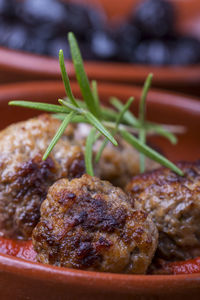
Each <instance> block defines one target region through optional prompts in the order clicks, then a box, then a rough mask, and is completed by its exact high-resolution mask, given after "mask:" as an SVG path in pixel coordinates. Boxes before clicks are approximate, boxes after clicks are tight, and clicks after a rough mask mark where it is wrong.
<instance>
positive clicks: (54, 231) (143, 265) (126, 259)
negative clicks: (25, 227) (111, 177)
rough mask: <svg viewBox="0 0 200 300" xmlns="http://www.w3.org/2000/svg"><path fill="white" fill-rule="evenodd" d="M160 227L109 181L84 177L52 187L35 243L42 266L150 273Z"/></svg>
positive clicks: (44, 204) (36, 233)
mask: <svg viewBox="0 0 200 300" xmlns="http://www.w3.org/2000/svg"><path fill="white" fill-rule="evenodd" d="M157 239H158V233H157V229H156V226H155V225H154V223H153V222H152V221H151V219H150V218H149V216H148V215H147V214H146V213H145V212H144V211H142V210H135V209H133V208H132V207H131V204H130V199H129V197H128V196H127V195H126V194H125V193H124V192H123V191H122V190H121V189H120V188H116V187H114V186H113V185H112V184H111V183H109V182H107V181H101V180H100V179H98V178H96V177H91V176H89V175H83V176H82V177H81V178H78V179H73V180H71V181H69V180H67V179H61V180H59V181H57V182H56V183H55V184H54V185H53V186H51V187H50V189H49V192H48V194H47V198H46V200H45V201H44V202H43V203H42V205H41V218H40V222H39V223H38V224H37V226H36V227H35V229H34V230H33V235H32V240H33V245H34V249H35V251H36V252H37V259H38V261H39V262H42V263H45V264H48V263H49V264H53V265H56V266H63V267H69V268H76V269H87V270H96V271H101V272H103V271H104V272H117V273H138V274H143V273H145V272H146V270H147V267H148V266H149V264H150V263H151V260H152V257H153V255H154V252H155V249H156V246H157Z"/></svg>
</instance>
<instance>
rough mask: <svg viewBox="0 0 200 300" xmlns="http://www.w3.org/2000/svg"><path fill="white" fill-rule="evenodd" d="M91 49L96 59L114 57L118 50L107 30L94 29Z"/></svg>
mask: <svg viewBox="0 0 200 300" xmlns="http://www.w3.org/2000/svg"><path fill="white" fill-rule="evenodd" d="M91 50H92V52H93V53H94V55H95V57H96V58H97V59H103V60H108V59H114V58H115V57H116V56H117V54H118V52H119V50H118V45H117V43H116V41H115V40H114V39H113V37H112V35H111V34H110V33H109V31H96V32H94V33H93V37H92V40H91Z"/></svg>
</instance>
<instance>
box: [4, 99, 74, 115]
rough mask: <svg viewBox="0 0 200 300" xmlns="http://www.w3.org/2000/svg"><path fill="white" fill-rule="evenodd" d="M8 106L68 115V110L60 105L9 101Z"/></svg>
mask: <svg viewBox="0 0 200 300" xmlns="http://www.w3.org/2000/svg"><path fill="white" fill-rule="evenodd" d="M8 105H12V106H21V107H26V108H32V109H37V110H43V111H47V112H54V113H68V112H69V110H67V108H65V107H62V106H60V105H55V104H47V103H42V102H31V101H23V100H22V101H10V102H9V103H8Z"/></svg>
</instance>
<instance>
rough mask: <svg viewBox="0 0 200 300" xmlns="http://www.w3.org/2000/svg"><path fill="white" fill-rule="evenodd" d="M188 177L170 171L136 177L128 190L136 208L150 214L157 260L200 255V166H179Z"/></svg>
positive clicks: (164, 170) (187, 164)
mask: <svg viewBox="0 0 200 300" xmlns="http://www.w3.org/2000/svg"><path fill="white" fill-rule="evenodd" d="M178 166H179V168H181V169H182V170H183V171H184V173H185V176H184V177H181V176H178V175H176V174H175V173H174V172H172V171H170V170H169V169H167V168H160V169H158V170H156V171H153V172H149V173H146V174H144V175H139V176H136V177H135V178H134V179H133V180H132V182H131V183H129V184H128V186H127V191H129V192H131V194H132V197H133V199H134V206H135V207H137V208H138V209H145V210H146V211H147V212H149V214H150V216H151V217H152V219H153V221H154V222H155V224H156V225H157V228H158V231H159V242H158V251H157V253H156V256H157V257H161V258H164V259H167V260H180V259H189V258H193V257H195V256H197V255H198V256H199V255H200V162H195V163H186V162H185V163H184V162H183V163H179V164H178Z"/></svg>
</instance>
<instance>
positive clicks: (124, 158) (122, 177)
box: [75, 124, 159, 188]
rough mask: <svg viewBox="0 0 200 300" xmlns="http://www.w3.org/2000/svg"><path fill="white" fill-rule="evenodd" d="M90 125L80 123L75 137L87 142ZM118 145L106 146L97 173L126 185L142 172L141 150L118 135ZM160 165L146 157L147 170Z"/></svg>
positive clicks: (120, 184) (96, 145) (115, 182)
mask: <svg viewBox="0 0 200 300" xmlns="http://www.w3.org/2000/svg"><path fill="white" fill-rule="evenodd" d="M90 128H91V127H90V126H89V125H86V124H79V125H78V127H77V129H76V131H75V139H76V140H77V141H79V143H81V142H82V143H83V144H84V142H85V139H86V137H87V135H88V133H89V130H90ZM116 139H117V142H118V147H115V146H113V145H112V144H111V143H110V142H109V143H108V144H107V146H106V147H105V149H104V151H103V153H102V156H101V159H100V161H99V163H98V165H97V166H96V167H95V175H96V176H97V177H100V178H101V179H103V180H108V181H110V182H111V183H112V184H114V185H115V186H119V187H122V188H123V187H125V186H126V185H127V183H128V182H129V181H130V180H131V179H132V177H133V176H135V175H137V174H138V173H139V172H140V161H139V152H138V151H137V150H136V149H134V148H133V147H132V146H131V145H130V144H128V143H127V142H126V141H124V140H123V139H122V138H121V137H120V136H117V137H116ZM101 144H102V140H99V141H97V142H96V143H95V145H94V148H93V152H94V156H95V154H96V153H97V152H98V150H99V148H100V146H101ZM158 167H159V164H158V163H156V162H154V161H152V160H150V159H149V158H146V170H147V171H149V170H153V169H156V168H158Z"/></svg>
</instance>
